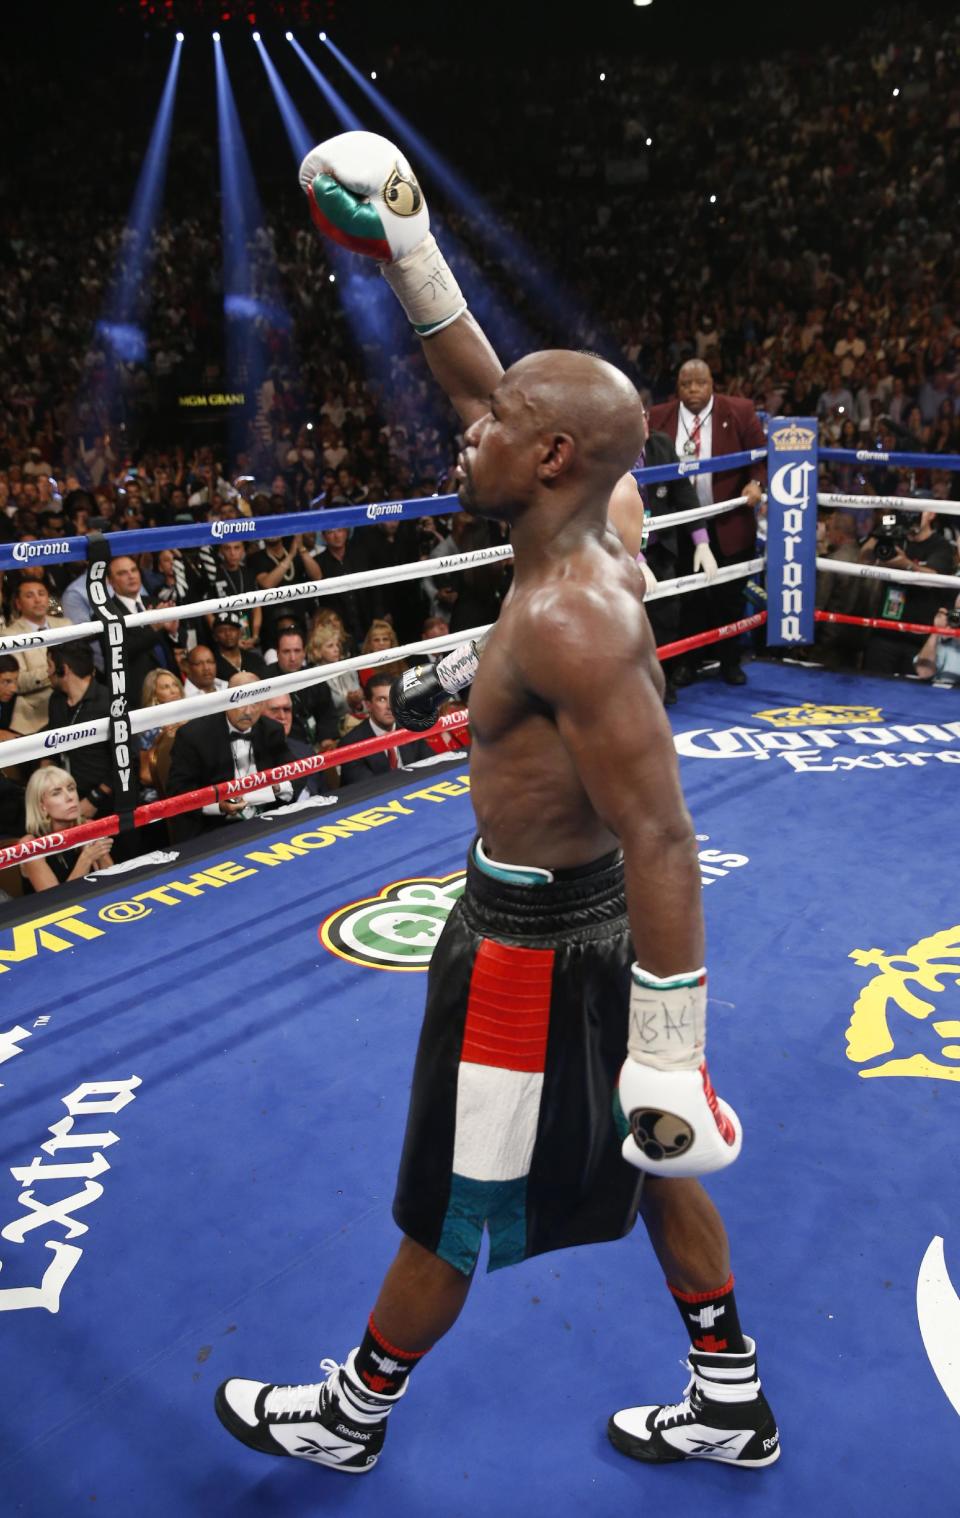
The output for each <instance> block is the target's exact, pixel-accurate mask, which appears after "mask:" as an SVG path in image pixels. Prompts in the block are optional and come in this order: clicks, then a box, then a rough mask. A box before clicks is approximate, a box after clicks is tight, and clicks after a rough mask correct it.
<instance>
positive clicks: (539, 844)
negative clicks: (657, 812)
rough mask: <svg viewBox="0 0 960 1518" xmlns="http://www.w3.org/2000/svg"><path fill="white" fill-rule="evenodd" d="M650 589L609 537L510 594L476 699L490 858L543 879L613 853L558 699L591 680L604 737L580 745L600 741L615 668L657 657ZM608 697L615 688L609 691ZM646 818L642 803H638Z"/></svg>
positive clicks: (480, 799)
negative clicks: (539, 871)
mask: <svg viewBox="0 0 960 1518" xmlns="http://www.w3.org/2000/svg"><path fill="white" fill-rule="evenodd" d="M642 589H643V580H642V577H641V575H640V573H639V571H638V570H637V568H636V565H635V564H634V563H633V561H632V560H631V559H630V558H629V556H628V555H627V554H626V553H625V552H624V551H623V549H622V547H621V546H620V544H619V542H618V541H617V540H616V538H615V536H614V535H613V534H612V533H606V534H604V535H603V536H602V537H601V538H599V539H598V538H597V537H596V536H595V535H594V534H592V533H591V534H588V535H586V536H585V537H584V539H583V540H582V543H581V544H580V545H578V547H577V548H576V550H575V551H574V552H573V553H571V554H569V555H568V556H566V557H564V558H563V559H562V560H549V559H546V560H544V562H543V567H542V569H540V570H538V572H537V573H536V574H535V575H534V576H530V577H528V578H526V579H524V581H523V582H522V583H517V584H515V586H514V590H513V593H512V594H511V596H510V597H509V598H508V600H507V602H506V604H505V606H504V608H503V611H502V612H501V615H500V619H499V621H498V622H497V624H496V626H495V628H494V630H493V632H492V633H491V635H490V639H489V642H488V643H487V646H486V648H485V650H484V654H483V659H482V660H481V664H480V669H479V672H478V674H477V678H476V681H475V683H474V686H473V690H472V692H471V696H470V725H471V732H472V735H473V746H472V751H471V761H470V773H471V786H472V797H473V804H474V808H475V810H476V814H477V822H478V827H479V832H480V836H481V837H482V839H483V842H484V847H485V849H486V851H487V853H488V854H489V855H490V856H491V857H492V858H494V859H500V860H503V861H505V862H514V863H527V864H533V865H539V866H541V867H543V868H547V869H549V868H554V869H562V868H570V867H572V866H575V865H579V864H584V863H587V862H589V861H590V860H592V859H596V858H598V857H599V856H600V855H601V854H604V853H606V852H608V851H609V850H610V849H612V848H614V847H616V843H617V840H616V838H615V837H614V835H613V834H612V833H611V832H610V831H609V829H608V828H607V827H605V826H604V823H603V822H602V821H601V819H600V817H599V816H598V815H597V813H596V811H595V809H594V807H593V804H592V803H591V801H590V797H589V795H588V794H587V790H586V789H585V786H584V782H583V781H582V780H581V778H580V775H579V774H578V771H577V767H576V765H575V763H574V760H573V758H572V756H571V752H570V748H569V747H568V742H569V738H570V733H569V732H567V734H566V735H565V736H561V733H560V730H559V729H558V726H557V717H556V710H555V703H554V701H553V699H552V697H551V692H553V691H556V690H557V689H558V688H560V689H562V688H563V686H564V685H565V684H566V682H567V680H571V681H572V680H573V678H574V676H576V677H577V678H579V679H581V680H582V678H583V674H584V671H585V670H588V671H590V677H591V679H594V680H595V681H596V682H597V685H598V694H599V695H600V696H601V697H602V701H601V713H600V720H599V723H597V724H595V728H596V730H592V731H591V730H588V731H585V732H582V733H578V734H577V740H576V741H577V744H578V746H579V743H580V741H581V740H582V742H583V743H584V745H585V746H586V748H587V751H588V757H587V768H588V769H589V746H590V745H591V744H596V745H597V746H598V747H599V746H600V745H602V744H603V742H604V731H603V714H602V708H603V707H604V706H606V705H607V704H608V703H609V704H610V705H611V706H612V705H613V704H614V703H616V702H617V701H618V700H619V699H620V695H619V692H618V690H617V689H616V666H617V663H618V662H619V661H620V660H623V659H629V660H630V661H632V662H633V663H634V664H639V665H641V666H643V665H648V666H649V667H650V669H651V678H654V676H653V671H654V670H655V668H656V654H655V648H654V643H653V637H652V634H651V632H650V625H649V622H648V620H647V616H646V613H645V612H644V610H643V604H642ZM607 687H609V688H607ZM636 803H637V806H638V807H642V806H643V804H644V801H643V797H637V798H636Z"/></svg>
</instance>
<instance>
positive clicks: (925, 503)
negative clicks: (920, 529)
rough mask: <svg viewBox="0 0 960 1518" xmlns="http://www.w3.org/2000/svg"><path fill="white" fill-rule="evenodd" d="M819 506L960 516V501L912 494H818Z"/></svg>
mask: <svg viewBox="0 0 960 1518" xmlns="http://www.w3.org/2000/svg"><path fill="white" fill-rule="evenodd" d="M817 505H818V506H850V507H852V508H853V509H854V510H858V511H881V510H889V511H935V512H937V513H938V515H940V516H945V517H960V501H934V500H928V499H921V498H920V497H918V496H911V495H840V494H837V493H834V494H833V495H829V494H827V495H825V494H824V493H823V492H820V493H819V494H818V495H817Z"/></svg>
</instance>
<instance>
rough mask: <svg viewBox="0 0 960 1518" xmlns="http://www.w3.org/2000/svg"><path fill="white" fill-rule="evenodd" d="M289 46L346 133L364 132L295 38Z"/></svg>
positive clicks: (358, 119) (362, 127) (352, 113)
mask: <svg viewBox="0 0 960 1518" xmlns="http://www.w3.org/2000/svg"><path fill="white" fill-rule="evenodd" d="M290 46H291V47H292V48H293V51H294V52H295V53H296V55H297V57H298V58H299V59H300V62H301V63H302V64H303V66H304V68H305V69H306V70H307V73H308V74H309V75H310V77H311V79H312V80H313V82H314V84H315V85H316V86H317V88H318V89H319V90H320V91H321V93H322V94H323V97H324V99H325V100H326V102H327V104H328V105H329V107H330V109H331V110H332V111H333V114H334V115H335V116H336V118H337V120H338V121H339V122H340V123H341V125H342V126H343V127H344V128H345V130H346V131H348V132H362V131H363V130H364V125H363V122H362V121H361V120H360V117H359V116H357V115H355V114H354V112H353V111H351V109H350V107H349V106H348V105H347V102H346V101H345V100H344V98H343V96H342V95H341V94H339V92H338V91H337V90H335V89H334V87H333V85H332V84H330V83H329V81H328V80H327V79H325V78H324V76H323V74H322V73H321V72H320V70H319V69H318V68H317V65H316V64H315V63H314V61H313V59H312V58H311V57H310V56H309V54H308V53H306V52H304V50H303V48H302V47H301V46H300V43H299V42H298V41H297V39H296V37H294V38H293V40H292V41H291V43H290ZM327 46H328V47H329V46H330V44H329V43H327Z"/></svg>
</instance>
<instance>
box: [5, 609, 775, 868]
mask: <svg viewBox="0 0 960 1518" xmlns="http://www.w3.org/2000/svg"><path fill="white" fill-rule="evenodd" d="M766 620H767V613H766V612H765V611H761V612H757V613H756V614H755V615H754V616H751V617H743V618H741V620H740V621H739V622H731V623H728V624H727V625H726V626H723V627H717V628H711V629H710V630H709V631H707V632H702V633H697V634H696V635H695V636H694V637H690V638H681V639H680V640H679V641H678V642H676V643H666V644H664V645H663V647H662V648H658V649H657V651H656V652H657V658H658V659H659V660H661V661H662V660H664V659H670V658H673V657H674V656H675V655H677V654H682V653H687V652H689V651H690V650H691V649H693V648H702V647H705V646H706V645H707V644H709V643H718V642H720V641H721V640H722V639H724V638H735V637H737V636H739V634H740V633H742V632H748V631H750V630H751V629H752V628H755V627H760V626H761V625H762V624H763V623H764V622H765V621H766ZM477 631H479V629H475V632H477ZM458 636H459V634H458ZM432 641H433V644H434V646H435V647H436V645H437V644H438V643H439V642H440V641H441V640H440V639H439V638H435V639H433V640H432ZM385 652H388V653H394V654H395V653H396V650H395V649H389V650H386V651H385ZM239 688H240V689H243V690H249V686H242V687H239ZM175 704H179V703H174V702H172V701H171V702H168V703H167V705H168V707H172V706H173V705H175ZM147 710H148V711H151V712H156V710H157V708H156V707H148V708H147ZM136 715H138V714H136V713H135V714H134V716H136ZM469 720H470V714H469V712H467V711H462V712H449V713H447V714H446V715H445V716H443V717H441V718H440V719H439V720H438V721H437V722H436V723H435V724H434V726H433V727H431V728H429V729H428V730H427V731H426V732H423V733H411V732H408V731H407V729H406V728H395V729H394V730H393V732H390V733H384V734H382V735H381V736H380V737H376V738H364V739H363V740H361V741H360V742H359V743H352V744H344V746H343V748H338V749H332V750H329V751H328V752H327V753H324V754H314V755H313V756H311V757H309V758H305V759H295V760H293V761H291V762H289V763H287V764H280V765H276V766H275V767H274V768H273V769H269V770H260V771H258V772H257V773H256V774H251V775H244V776H242V777H241V778H240V779H237V778H234V779H233V780H223V781H218V782H217V783H216V784H214V785H208V786H203V787H201V789H199V790H195V791H183V792H181V794H180V795H178V796H167V797H164V798H163V799H162V800H160V801H147V802H144V803H143V804H142V805H141V806H138V807H137V808H136V809H135V810H134V814H133V818H134V826H135V827H146V826H147V824H148V823H151V822H159V821H161V820H163V819H166V818H169V817H176V816H179V815H181V814H182V813H184V812H194V811H198V810H199V809H200V808H201V807H204V806H209V805H211V804H213V803H215V802H220V801H224V800H227V799H228V798H233V797H237V796H242V795H244V794H245V793H246V792H248V791H253V790H260V789H263V788H265V787H267V786H271V785H279V784H280V783H281V782H282V781H285V780H299V779H303V778H304V777H305V776H308V775H314V774H317V773H318V772H319V771H320V770H324V769H334V768H337V767H338V766H339V765H341V764H348V763H349V762H350V760H351V759H364V758H366V757H367V756H368V755H369V754H378V753H383V752H384V751H386V750H388V749H391V748H399V747H400V746H401V745H402V744H404V743H406V742H408V741H409V740H412V739H415V738H431V737H436V736H440V735H443V734H445V733H449V732H451V731H456V730H457V729H459V728H462V727H466V726H467V725H468V723H469ZM119 823H120V819H119V817H118V816H117V815H116V814H115V813H114V814H112V815H110V816H107V817H97V818H94V819H92V820H91V821H89V822H81V823H78V824H77V825H76V826H75V827H72V828H63V829H61V830H60V831H59V832H55V833H43V834H41V835H40V836H38V837H36V838H32V839H27V840H25V841H23V842H20V843H12V844H8V845H6V846H5V847H4V848H0V869H4V868H5V867H6V866H8V865H13V864H22V863H23V861H24V860H26V859H36V858H37V857H39V856H41V855H47V854H62V853H63V852H64V851H65V850H66V849H72V848H76V847H79V846H80V845H81V844H84V843H92V842H93V841H94V840H95V839H97V838H112V837H114V836H115V835H116V834H117V833H118V832H119Z"/></svg>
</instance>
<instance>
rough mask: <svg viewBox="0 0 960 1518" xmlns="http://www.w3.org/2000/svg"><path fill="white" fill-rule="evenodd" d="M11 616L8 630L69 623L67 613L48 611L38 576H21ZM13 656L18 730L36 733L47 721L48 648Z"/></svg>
mask: <svg viewBox="0 0 960 1518" xmlns="http://www.w3.org/2000/svg"><path fill="white" fill-rule="evenodd" d="M13 610H14V620H13V621H12V622H11V623H10V625H9V626H8V627H7V629H6V630H7V632H8V633H35V632H41V631H42V630H43V629H44V628H46V627H69V626H70V618H69V617H54V616H51V615H50V593H49V591H48V590H47V587H46V586H45V585H44V584H42V583H41V582H40V581H38V580H22V581H21V582H20V584H19V585H18V586H17V588H16V590H15V591H14V593H13ZM14 658H15V659H16V661H17V665H18V668H19V679H18V681H17V691H18V693H19V697H20V699H19V701H18V703H17V719H18V721H19V724H20V726H19V731H20V732H22V733H37V732H39V731H40V729H41V728H43V727H46V725H47V712H48V710H49V707H50V691H51V687H50V676H49V673H48V671H47V650H46V649H45V648H43V647H40V648H25V649H23V650H22V651H20V652H18V653H16V654H15V655H14Z"/></svg>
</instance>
